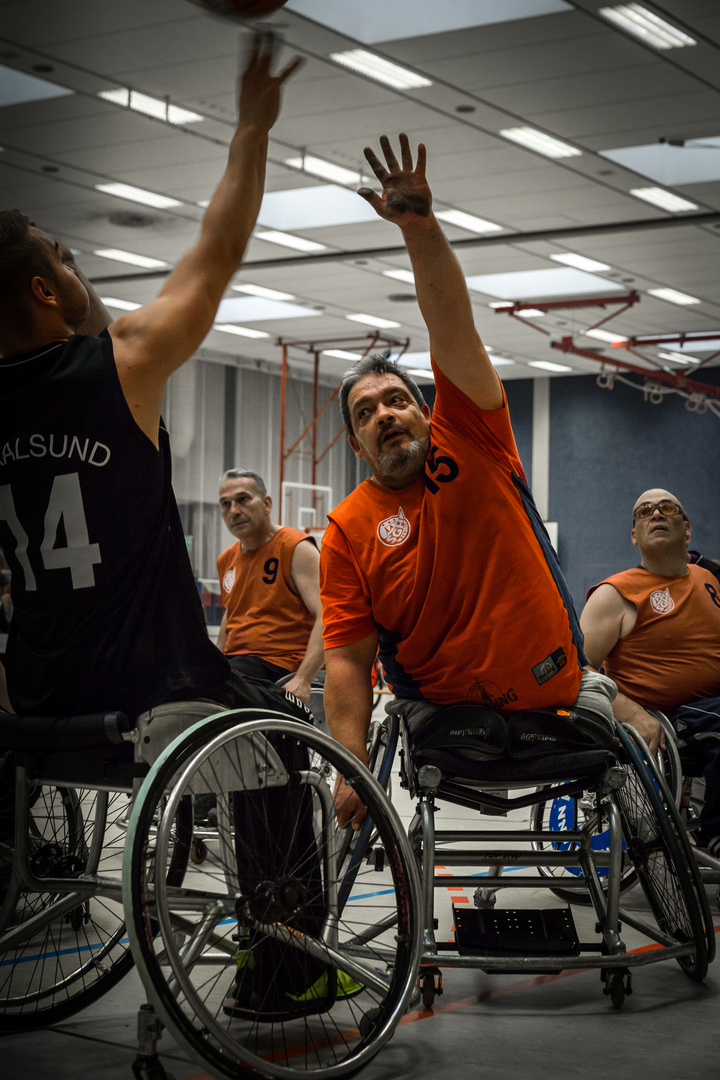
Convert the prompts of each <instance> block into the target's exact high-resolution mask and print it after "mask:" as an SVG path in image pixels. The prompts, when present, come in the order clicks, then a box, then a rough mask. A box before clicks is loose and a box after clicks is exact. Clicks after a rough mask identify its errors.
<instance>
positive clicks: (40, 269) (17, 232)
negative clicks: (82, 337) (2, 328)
mask: <svg viewBox="0 0 720 1080" xmlns="http://www.w3.org/2000/svg"><path fill="white" fill-rule="evenodd" d="M37 274H39V275H41V276H42V277H47V278H50V279H51V280H52V281H55V280H56V277H57V274H56V271H55V267H54V266H53V264H52V261H51V259H50V256H49V254H48V251H47V248H46V246H45V244H44V243H43V242H42V240H41V239H40V238H39V237H38V236H33V234H32V233H31V232H30V221H29V220H28V218H26V217H25V215H24V214H21V213H20V211H19V210H0V320H1V321H2V322H3V323H5V324H6V325H7V326H9V327H10V328H11V329H13V330H20V329H21V327H22V326H23V324H24V323H25V322H26V321H27V320H28V318H29V315H28V305H27V301H28V299H29V285H30V282H31V281H32V279H33V278H34V277H35V276H36V275H37Z"/></svg>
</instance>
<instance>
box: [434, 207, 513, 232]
mask: <svg viewBox="0 0 720 1080" xmlns="http://www.w3.org/2000/svg"><path fill="white" fill-rule="evenodd" d="M435 217H436V218H439V219H440V221H447V223H448V224H449V225H457V227H458V228H459V229H467V231H468V232H474V233H489V232H502V230H503V228H504V226H503V225H496V224H495V223H494V222H493V221H485V219H484V218H479V217H475V215H474V214H466V213H465V212H464V211H463V210H438V211H437V212H436V214H435Z"/></svg>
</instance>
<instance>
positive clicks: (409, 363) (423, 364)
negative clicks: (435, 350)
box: [392, 352, 432, 371]
mask: <svg viewBox="0 0 720 1080" xmlns="http://www.w3.org/2000/svg"><path fill="white" fill-rule="evenodd" d="M392 359H393V360H394V361H395V363H396V364H399V365H400V367H412V368H417V369H418V370H421V371H430V369H431V367H432V365H431V363H430V353H429V352H406V353H403V354H402V356H401V357H399V358H398V356H397V354H396V355H395V356H393V357H392Z"/></svg>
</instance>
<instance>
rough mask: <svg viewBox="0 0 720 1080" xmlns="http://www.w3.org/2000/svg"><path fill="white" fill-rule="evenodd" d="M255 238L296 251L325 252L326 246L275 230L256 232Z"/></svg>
mask: <svg viewBox="0 0 720 1080" xmlns="http://www.w3.org/2000/svg"><path fill="white" fill-rule="evenodd" d="M255 237H256V239H257V240H266V241H267V242H268V244H280V246H281V247H289V248H294V249H295V251H325V245H324V244H317V243H316V242H315V241H314V240H306V239H305V237H304V236H293V235H292V233H284V232H278V231H277V230H275V229H265V230H263V231H262V232H256V233H255Z"/></svg>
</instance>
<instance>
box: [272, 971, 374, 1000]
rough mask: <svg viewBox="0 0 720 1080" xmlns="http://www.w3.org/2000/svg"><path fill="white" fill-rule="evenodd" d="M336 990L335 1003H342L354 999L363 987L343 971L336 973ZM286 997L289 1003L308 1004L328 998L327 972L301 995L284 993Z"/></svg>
mask: <svg viewBox="0 0 720 1080" xmlns="http://www.w3.org/2000/svg"><path fill="white" fill-rule="evenodd" d="M335 975H336V977H337V988H336V992H335V996H336V1000H337V1001H344V1000H347V999H348V998H352V997H355V996H356V995H357V994H359V993H360V991H361V990H364V989H365V987H364V986H363V984H362V983H359V982H355V980H354V979H353V978H352V976H350V975H347V974H346V973H345V972H344V971H336V972H335ZM286 996H287V997H289V998H290V1000H291V1001H297V1002H309V1001H318V1000H320V999H321V998H327V996H328V976H327V972H323V974H322V975H321V976H320V978H319V979H316V980H315V982H314V983H313V984H312V986H309V987H308V988H307V990H304V991H303V992H302V993H301V994H290V993H287V992H286Z"/></svg>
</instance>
